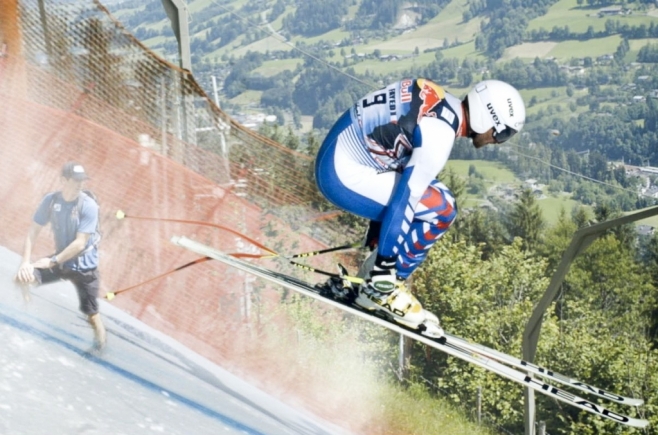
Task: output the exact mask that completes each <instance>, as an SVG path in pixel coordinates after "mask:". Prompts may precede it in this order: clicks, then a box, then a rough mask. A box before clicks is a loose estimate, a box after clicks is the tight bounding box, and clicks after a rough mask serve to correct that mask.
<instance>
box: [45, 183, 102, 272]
mask: <svg viewBox="0 0 658 435" xmlns="http://www.w3.org/2000/svg"><path fill="white" fill-rule="evenodd" d="M80 196H81V197H82V204H81V207H80V210H78V198H77V197H76V198H75V199H74V200H73V201H65V200H64V198H62V195H61V194H60V193H59V192H51V193H48V194H47V195H46V196H44V197H43V199H42V200H41V204H39V207H38V208H37V211H36V212H35V213H34V218H33V219H34V222H36V223H37V224H39V225H41V226H43V225H46V224H48V222H50V224H51V226H52V229H53V234H54V235H55V247H56V249H57V252H58V253H59V252H62V251H63V250H64V248H66V247H67V246H68V245H70V244H71V243H72V242H73V241H74V240H75V238H76V235H77V233H86V234H90V237H89V240H88V241H87V246H86V247H85V250H84V251H83V253H82V254H81V255H79V256H78V257H76V258H72V259H70V260H68V261H66V262H65V263H64V264H63V265H62V267H64V268H65V269H72V270H90V269H95V268H97V267H98V246H96V242H97V237H99V234H96V230H97V228H98V204H97V203H96V201H94V200H93V199H92V198H90V197H89V196H88V195H87V194H85V193H82V192H81V193H80Z"/></svg>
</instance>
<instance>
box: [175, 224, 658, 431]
mask: <svg viewBox="0 0 658 435" xmlns="http://www.w3.org/2000/svg"><path fill="white" fill-rule="evenodd" d="M171 242H172V243H174V244H175V245H178V246H180V247H182V248H185V249H188V250H190V251H192V252H195V253H197V254H200V255H203V256H205V257H210V258H213V259H215V260H218V261H220V262H222V263H224V264H227V265H229V266H232V267H235V268H237V269H240V270H243V271H245V272H248V273H251V274H252V275H255V276H258V277H261V278H264V279H266V280H269V281H270V282H273V283H275V284H279V285H282V286H284V287H286V288H288V289H290V290H294V291H296V292H298V293H301V294H303V295H306V296H309V297H311V298H314V299H317V300H320V301H322V302H323V303H327V304H329V305H331V306H333V307H336V308H339V309H341V310H343V311H347V312H349V313H351V314H353V315H355V316H358V317H360V318H362V319H365V320H367V321H369V322H372V323H376V324H378V325H381V326H383V327H385V328H387V329H389V330H391V331H394V332H397V333H399V334H402V335H405V336H407V337H409V338H412V339H414V340H416V341H419V342H421V343H423V344H426V345H428V346H430V347H433V348H435V349H438V350H441V351H443V352H445V353H447V354H448V355H451V356H453V357H455V358H459V359H461V360H463V361H466V362H469V363H471V364H474V365H476V366H478V367H481V368H483V369H485V370H488V371H490V372H492V373H495V374H497V375H499V376H502V377H504V378H506V379H509V380H511V381H514V382H516V383H518V384H521V385H522V386H524V387H527V388H532V389H533V390H535V391H538V392H540V393H542V394H545V395H546V396H549V397H552V398H554V399H557V400H560V401H562V402H565V403H568V404H570V405H572V406H575V407H577V408H580V409H583V410H585V411H587V412H590V413H592V414H595V415H599V416H601V417H604V418H607V419H610V420H613V421H615V422H617V423H621V424H624V425H627V426H632V427H637V428H644V427H646V426H648V425H649V421H647V420H644V419H639V418H634V417H629V416H627V415H624V414H619V413H616V412H614V411H612V410H609V409H607V408H605V407H604V406H601V405H599V404H596V403H594V402H591V401H589V400H587V399H584V398H582V397H579V396H576V395H575V394H572V393H570V392H568V391H565V390H562V389H560V388H557V387H555V386H553V385H551V384H547V383H545V382H543V381H542V380H539V379H536V378H533V377H532V376H530V375H527V374H526V373H523V372H521V371H519V370H517V369H516V368H512V367H509V366H507V365H505V364H503V363H502V362H500V361H498V360H496V359H495V357H494V354H495V353H498V354H501V353H500V352H495V353H492V352H490V350H489V349H488V348H485V347H484V346H479V345H478V346H476V345H472V344H470V343H468V342H466V341H465V340H463V339H460V338H457V337H454V336H449V335H446V336H445V337H443V338H441V339H438V340H433V339H431V338H429V337H425V336H423V335H421V334H420V333H419V332H415V331H413V330H410V329H406V328H403V327H402V326H399V325H397V324H395V323H391V322H389V321H387V320H384V319H381V318H380V317H376V316H374V315H372V314H370V313H367V312H365V311H362V310H360V309H357V308H355V307H353V306H348V305H344V304H342V303H340V302H337V301H334V300H332V299H329V298H326V297H324V296H321V295H320V294H319V293H317V292H316V291H315V290H314V289H313V286H311V285H310V284H309V283H307V282H304V281H302V280H300V279H297V278H294V277H291V276H287V275H284V274H280V273H278V272H275V271H273V270H269V269H266V268H263V267H259V266H257V265H254V264H251V263H248V262H246V261H242V260H239V259H237V258H235V257H231V256H229V255H227V254H225V253H223V252H221V251H218V250H216V249H214V248H212V247H210V246H207V245H204V244H201V243H199V242H196V241H194V240H191V239H188V238H186V237H177V236H175V237H172V239H171ZM501 355H506V354H501ZM499 358H500V359H507V360H508V363H509V362H510V361H511V360H513V359H514V358H513V357H512V356H510V355H506V357H505V358H503V357H501V356H500V355H499ZM523 369H524V370H530V368H529V367H523ZM544 370H545V369H544ZM551 373H552V372H551ZM537 374H541V373H537ZM569 385H571V384H569ZM584 385H586V384H584ZM586 391H587V392H590V393H594V391H591V390H590V389H586ZM601 391H603V390H601ZM608 394H609V393H608ZM599 395H600V394H599ZM602 397H604V398H606V399H611V398H610V397H608V396H607V395H604V396H602ZM617 397H621V396H617ZM611 400H612V399H611ZM634 400H639V399H634Z"/></svg>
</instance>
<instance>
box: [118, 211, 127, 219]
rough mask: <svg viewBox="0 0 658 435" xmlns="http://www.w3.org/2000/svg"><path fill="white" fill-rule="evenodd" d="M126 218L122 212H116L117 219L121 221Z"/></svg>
mask: <svg viewBox="0 0 658 435" xmlns="http://www.w3.org/2000/svg"><path fill="white" fill-rule="evenodd" d="M125 217H126V214H125V213H124V212H123V210H117V219H119V220H121V219H123V218H125Z"/></svg>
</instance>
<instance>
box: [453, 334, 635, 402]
mask: <svg viewBox="0 0 658 435" xmlns="http://www.w3.org/2000/svg"><path fill="white" fill-rule="evenodd" d="M446 337H448V338H449V339H450V341H451V342H453V343H457V344H459V346H460V347H462V348H463V349H467V350H469V351H471V352H477V353H481V354H483V355H485V356H487V357H488V358H491V359H495V360H496V361H499V362H501V363H504V364H508V365H510V366H512V367H514V368H518V369H521V370H524V371H525V372H527V373H532V374H533V375H535V376H539V377H542V378H544V379H547V380H552V381H555V382H559V383H561V384H562V385H566V386H568V387H572V388H575V389H578V390H581V391H584V392H586V393H590V394H593V395H595V396H599V397H601V398H603V399H606V400H609V401H611V402H615V403H619V404H622V405H628V406H642V405H643V404H644V400H642V399H636V398H634V397H625V396H620V395H618V394H614V393H610V392H608V391H605V390H603V389H601V388H598V387H595V386H593V385H589V384H586V383H585V382H582V381H579V380H578V379H574V378H571V377H569V376H565V375H561V374H560V373H557V372H554V371H552V370H549V369H547V368H544V367H540V366H537V365H534V364H532V363H530V362H527V361H524V360H522V359H518V358H515V357H513V356H511V355H508V354H506V353H503V352H500V351H497V350H495V349H491V348H489V347H487V346H483V345H481V344H477V343H471V342H469V341H467V340H465V339H463V338H460V337H457V336H454V335H450V334H446Z"/></svg>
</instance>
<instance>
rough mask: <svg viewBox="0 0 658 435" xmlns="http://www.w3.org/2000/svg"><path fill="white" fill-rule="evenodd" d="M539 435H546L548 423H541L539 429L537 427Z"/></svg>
mask: <svg viewBox="0 0 658 435" xmlns="http://www.w3.org/2000/svg"><path fill="white" fill-rule="evenodd" d="M537 435H546V423H545V422H543V421H540V422H539V427H537Z"/></svg>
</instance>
